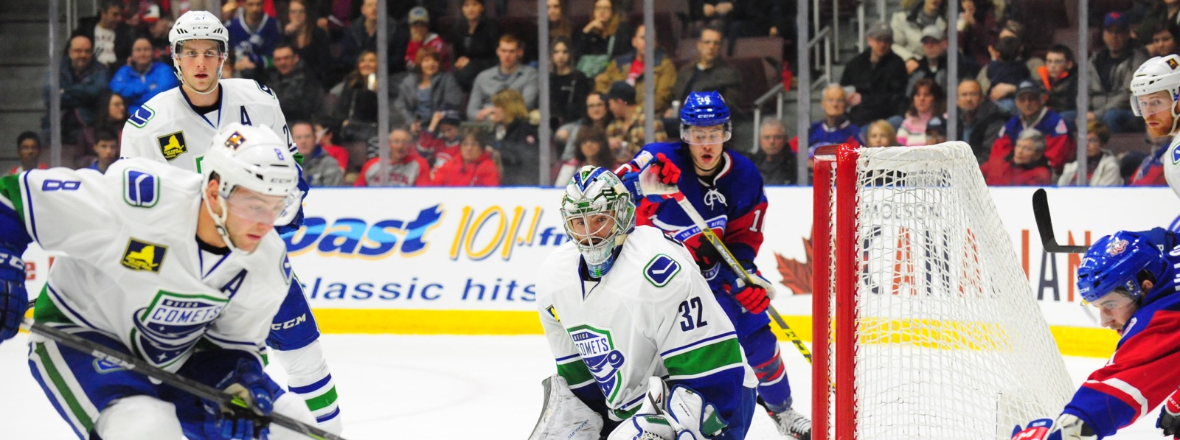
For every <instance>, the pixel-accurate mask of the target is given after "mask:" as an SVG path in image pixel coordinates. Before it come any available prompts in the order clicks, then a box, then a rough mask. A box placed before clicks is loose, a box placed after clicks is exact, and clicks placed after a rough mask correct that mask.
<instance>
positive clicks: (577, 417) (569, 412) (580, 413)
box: [529, 374, 602, 440]
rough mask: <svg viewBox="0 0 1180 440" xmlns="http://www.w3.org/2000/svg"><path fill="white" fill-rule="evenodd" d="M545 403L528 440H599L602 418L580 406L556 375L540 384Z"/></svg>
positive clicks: (582, 404)
mask: <svg viewBox="0 0 1180 440" xmlns="http://www.w3.org/2000/svg"><path fill="white" fill-rule="evenodd" d="M541 386H542V387H544V389H545V402H544V405H543V407H542V408H541V417H540V418H539V419H537V426H536V427H534V428H533V433H532V434H531V435H529V440H598V438H599V437H600V436H601V435H602V415H600V414H598V413H597V412H594V410H592V409H590V407H588V406H586V404H585V403H582V400H581V399H579V398H578V396H575V395H574V393H573V391H570V388H569V385H568V384H567V383H566V381H565V379H564V378H562V377H561V376H558V375H556V374H555V375H553V376H549V377H548V378H546V379H545V380H543V381H541Z"/></svg>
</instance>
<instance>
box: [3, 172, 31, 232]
mask: <svg viewBox="0 0 1180 440" xmlns="http://www.w3.org/2000/svg"><path fill="white" fill-rule="evenodd" d="M0 197H4V198H5V199H7V200H8V201H9V202H10V203H12V209H13V210H15V211H16V216H17V218H19V219H20V221H21V223H24V222H25V199H24V198H22V197H21V195H20V174H13V175H11V176H4V177H0Z"/></svg>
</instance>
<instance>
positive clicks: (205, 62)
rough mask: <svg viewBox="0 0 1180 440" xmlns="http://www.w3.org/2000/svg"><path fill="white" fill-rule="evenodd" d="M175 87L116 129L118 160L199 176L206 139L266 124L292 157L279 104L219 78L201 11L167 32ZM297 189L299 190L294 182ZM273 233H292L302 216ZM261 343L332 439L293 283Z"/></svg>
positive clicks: (250, 85)
mask: <svg viewBox="0 0 1180 440" xmlns="http://www.w3.org/2000/svg"><path fill="white" fill-rule="evenodd" d="M168 41H169V43H170V44H171V48H172V60H173V62H174V64H175V69H176V75H177V76H178V77H179V78H180V86H178V87H176V88H174V89H171V90H168V91H165V92H163V93H160V94H159V95H156V96H155V97H153V98H152V99H150V100H148V102H146V103H144V105H143V107H141V108H140V109H139V111H137V112H136V113H135V114H134V115H132V116H131V117H130V118H129V119H128V120H127V125H126V126H125V127H124V129H123V141H122V148H123V156H124V157H146V158H149V159H154V160H157V161H160V162H167V163H169V164H171V165H174V166H177V167H179V168H183V169H186V170H191V171H197V172H200V170H201V162H202V159H203V157H204V154H205V149H206V148H208V145H209V141H210V140H211V139H212V137H213V134H214V133H216V132H217V131H218V130H219V129H221V128H222V127H225V126H228V125H230V124H234V123H241V124H243V125H259V126H261V125H267V126H270V128H271V129H272V130H274V131H275V134H276V135H278V136H279V137H280V138H282V139H284V140H285V141H286V144H287V146H288V147H287V148H288V149H287V151H288V152H289V153H290V154H292V155H293V156H294V157H296V160H297V161H298V160H301V158H300V157H299V156H298V154H296V149H295V145H294V144H293V143H292V141H291V137H290V130H289V129H288V128H287V122H286V119H285V118H284V117H283V112H282V110H281V109H280V108H279V101H278V100H277V99H276V98H275V96H274V93H273V92H271V90H270V89H269V88H267V87H266V86H263V85H260V84H258V83H257V82H255V81H253V80H249V79H221V78H220V75H221V64H222V63H224V62H225V59H226V47H227V44H228V42H229V37H228V33H227V31H226V29H225V26H223V25H222V24H221V22H219V21H218V20H217V18H216V17H215V16H214V15H213V14H210V13H208V12H205V11H190V12H187V13H185V14H184V15H182V16H181V17H180V18H179V19H178V20H177V21H176V24H175V25H174V26H173V27H172V30H171V32H169V33H168ZM300 189H302V190H303V191H306V190H307V186H306V182H304V181H303V179H300ZM299 214H300V215H299V216H297V217H296V219H295V220H294V221H292V222H290V223H281V224H280V225H279V228H280V229H279V233H280V234H281V233H284V232H287V231H293V230H296V229H298V227H299V224H300V223H302V211H301V212H300V213H299ZM272 329H273V330H272V332H271V335H270V337H269V338H268V339H267V345H269V346H270V347H271V348H272V349H273V351H272V354H273V355H274V357H275V358H277V359H278V360H279V362H280V363H281V364H282V365H283V367H284V368H285V369H286V370H287V375H288V381H287V385H288V386H289V387H290V390H291V391H292V392H294V393H296V394H299V395H301V396H303V398H304V399H305V400H306V401H307V404H308V406H309V407H311V409H312V413H313V414H315V416H316V420H317V421H318V422H319V425H320V426H321V427H322V428H324V429H325V430H327V431H330V432H332V433H335V434H340V433H341V432H342V431H343V424H342V422H341V418H340V408H339V405H338V403H337V394H336V385H335V381H334V380H333V378H332V375H331V372H330V371H329V369H328V363H327V360H326V359H325V357H324V352H323V348H322V347H321V345H320V343H319V335H320V333H319V328H318V326H317V324H316V321H315V316H314V315H313V314H312V313H311V308H310V307H309V306H308V304H307V298H306V297H305V296H304V294H303V289H302V287H301V286H300V285H299V283H292V285H291V288H290V291H289V292H288V295H287V299H286V300H285V301H284V302H283V306H282V307H281V308H280V309H279V313H278V314H277V315H275V317H274V322H273V325H272Z"/></svg>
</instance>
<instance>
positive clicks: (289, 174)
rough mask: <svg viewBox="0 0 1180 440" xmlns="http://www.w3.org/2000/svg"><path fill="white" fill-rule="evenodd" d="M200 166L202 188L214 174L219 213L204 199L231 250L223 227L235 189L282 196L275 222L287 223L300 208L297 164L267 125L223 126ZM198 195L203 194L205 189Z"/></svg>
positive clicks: (300, 198) (285, 144) (231, 246)
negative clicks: (282, 201) (202, 179)
mask: <svg viewBox="0 0 1180 440" xmlns="http://www.w3.org/2000/svg"><path fill="white" fill-rule="evenodd" d="M200 168H201V175H202V176H203V177H204V185H203V186H202V188H206V187H208V185H209V182H210V181H211V180H213V174H214V173H216V174H217V180H218V187H217V194H218V196H219V197H218V203H219V204H220V206H221V214H220V215H217V214H214V213H213V207H212V206H211V205H212V203H210V202H209V200H207V199H206V200H205V202H206V203H205V205H206V209H208V210H209V214H210V215H212V217H213V219H214V223H216V224H217V229H218V232H219V233H221V234H222V238H223V239H225V242H226V243H227V244H228V245H229V246H230V248H231V249H235V247H234V245H233V244H232V243H231V242H230V239H229V232H228V231H227V230H226V229H225V220H226V219H227V218H228V215H229V212H230V208H229V206H228V200H229V199H230V197H231V196H232V195H233V193H234V190H235V189H237V188H245V189H248V190H250V191H253V192H255V193H258V194H261V195H264V196H280V197H283V199H284V203H283V204H282V211H281V212H279V213H278V215H277V216H276V217H274V218H273V221H274V223H275V224H277V225H283V224H287V223H290V221H291V220H292V219H294V218H295V215H296V213H298V211H299V205H300V202H301V200H302V198H303V197H302V196H303V194H302V192H301V191H300V190H299V188H298V182H299V169H298V165H297V164H296V163H295V157H294V156H293V155H292V154H291V153H290V151H288V150H287V143H286V142H284V141H283V140H281V139H279V136H278V135H277V134H275V132H274V131H273V130H271V129H270V128H269V127H266V126H249V125H242V124H239V123H233V124H230V125H229V126H227V127H225V128H223V129H222V130H221V131H219V132H218V133H217V134H216V135H214V136H213V141H212V144H211V145H209V149H208V151H206V152H205V156H204V157H203V158H202V159H201V163H200ZM201 196H202V197H205V192H204V191H202V192H201Z"/></svg>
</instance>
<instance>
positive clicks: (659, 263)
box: [643, 254, 680, 287]
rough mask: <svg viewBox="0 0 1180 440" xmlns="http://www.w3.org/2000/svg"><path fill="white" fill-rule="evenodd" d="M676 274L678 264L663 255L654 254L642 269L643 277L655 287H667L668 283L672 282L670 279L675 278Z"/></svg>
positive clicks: (678, 268)
mask: <svg viewBox="0 0 1180 440" xmlns="http://www.w3.org/2000/svg"><path fill="white" fill-rule="evenodd" d="M678 273H680V263H677V262H676V260H674V259H672V257H669V256H667V255H664V254H656V256H655V257H653V258H652V259H651V261H648V262H647V266H644V268H643V277H644V278H646V279H647V281H648V282H650V283H651V284H652V285H653V286H656V287H664V286H666V285H668V282H669V281H672V278H675V277H676V274H678Z"/></svg>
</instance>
